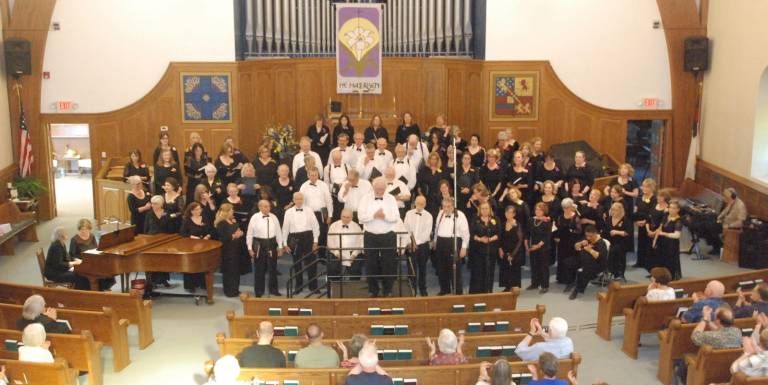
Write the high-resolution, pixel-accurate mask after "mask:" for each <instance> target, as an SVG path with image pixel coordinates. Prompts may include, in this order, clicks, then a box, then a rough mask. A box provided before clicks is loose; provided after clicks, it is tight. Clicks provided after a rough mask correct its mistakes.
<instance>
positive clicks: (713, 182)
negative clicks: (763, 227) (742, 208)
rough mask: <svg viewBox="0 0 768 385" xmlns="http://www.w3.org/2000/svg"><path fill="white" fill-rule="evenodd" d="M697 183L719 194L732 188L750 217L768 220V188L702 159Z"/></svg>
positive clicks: (698, 160)
mask: <svg viewBox="0 0 768 385" xmlns="http://www.w3.org/2000/svg"><path fill="white" fill-rule="evenodd" d="M696 182H698V183H699V184H701V185H703V186H704V187H706V188H708V189H710V190H713V191H715V192H717V193H720V192H722V191H723V190H724V189H726V188H728V187H732V188H734V189H735V190H736V193H737V194H739V197H740V198H741V200H743V201H744V204H745V205H746V206H747V210H748V211H749V214H750V215H754V216H756V217H758V218H761V219H768V187H767V186H765V185H763V184H760V183H758V182H755V181H754V180H751V179H749V178H745V177H743V176H741V175H737V174H734V173H732V172H730V171H728V170H726V169H724V168H721V167H718V166H716V165H714V164H712V163H709V162H706V161H704V160H701V159H697V160H696Z"/></svg>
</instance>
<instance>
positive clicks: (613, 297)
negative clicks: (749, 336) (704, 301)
mask: <svg viewBox="0 0 768 385" xmlns="http://www.w3.org/2000/svg"><path fill="white" fill-rule="evenodd" d="M755 279H763V280H765V281H767V282H768V269H763V270H754V271H748V272H744V273H739V274H731V275H725V276H716V277H708V278H701V279H683V280H679V281H674V282H671V283H670V284H669V286H670V287H673V288H675V289H683V290H685V292H686V293H688V294H691V293H693V292H696V291H704V289H705V288H706V286H707V283H709V281H711V280H719V281H721V282H722V283H723V284H724V285H725V289H726V291H727V292H730V291H734V290H736V288H737V287H738V285H739V282H741V281H750V280H755ZM647 289H648V284H645V283H643V284H636V285H621V284H620V283H618V282H612V283H611V284H610V285H609V286H608V291H604V292H598V293H597V302H598V304H597V329H595V333H597V335H598V336H600V337H602V338H603V339H605V340H608V341H609V340H610V339H611V322H612V321H613V317H616V316H621V315H622V314H623V311H624V309H625V308H632V307H633V305H634V303H635V301H636V300H637V298H639V297H641V296H644V295H645V293H646V291H647Z"/></svg>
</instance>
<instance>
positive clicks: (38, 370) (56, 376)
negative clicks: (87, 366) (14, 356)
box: [0, 358, 78, 385]
mask: <svg viewBox="0 0 768 385" xmlns="http://www.w3.org/2000/svg"><path fill="white" fill-rule="evenodd" d="M0 365H2V366H5V369H6V376H7V377H8V379H9V380H10V381H9V383H11V384H13V383H14V381H19V383H21V384H28V385H75V384H77V374H78V373H77V370H76V369H71V368H70V367H69V364H68V363H67V361H66V360H64V359H61V358H57V359H56V361H55V362H54V363H52V364H41V363H36V362H22V361H18V360H5V359H0Z"/></svg>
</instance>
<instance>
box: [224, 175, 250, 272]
mask: <svg viewBox="0 0 768 385" xmlns="http://www.w3.org/2000/svg"><path fill="white" fill-rule="evenodd" d="M239 193H240V190H239V189H238V188H237V185H236V184H234V183H230V184H229V185H227V197H226V198H225V199H224V200H223V201H222V204H221V205H220V206H223V205H225V204H229V205H231V206H232V211H233V212H234V215H235V221H237V225H238V227H240V230H242V232H243V234H245V233H247V232H248V222H249V221H250V220H251V215H252V211H253V210H252V208H251V207H247V206H245V202H243V200H242V199H240V196H239V195H238V194H239ZM241 246H242V250H241V251H240V253H239V255H240V261H239V263H240V267H239V269H238V271H239V272H240V275H243V274H248V273H250V272H251V265H252V264H251V259H250V257H249V255H248V249H247V247H246V244H245V242H243V243H242V245H241Z"/></svg>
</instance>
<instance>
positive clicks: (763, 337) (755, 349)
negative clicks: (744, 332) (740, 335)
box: [731, 315, 768, 377]
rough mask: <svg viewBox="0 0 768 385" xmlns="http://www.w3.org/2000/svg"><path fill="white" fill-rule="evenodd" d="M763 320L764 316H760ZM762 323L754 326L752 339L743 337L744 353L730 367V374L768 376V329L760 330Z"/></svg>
mask: <svg viewBox="0 0 768 385" xmlns="http://www.w3.org/2000/svg"><path fill="white" fill-rule="evenodd" d="M760 318H761V320H765V318H766V317H765V316H764V315H761V316H760ZM762 323H763V322H758V323H757V325H755V329H754V332H753V333H752V338H749V337H744V339H743V345H744V353H743V354H742V355H741V357H739V358H737V359H736V361H734V362H733V364H732V365H731V373H738V372H742V373H744V374H746V375H747V377H766V376H768V329H766V330H762Z"/></svg>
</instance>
